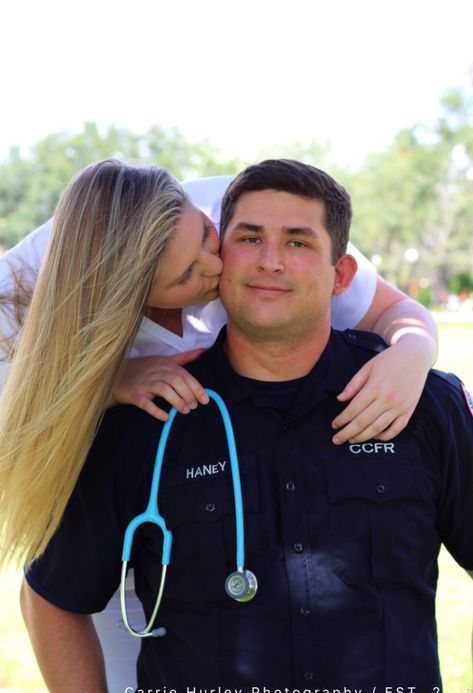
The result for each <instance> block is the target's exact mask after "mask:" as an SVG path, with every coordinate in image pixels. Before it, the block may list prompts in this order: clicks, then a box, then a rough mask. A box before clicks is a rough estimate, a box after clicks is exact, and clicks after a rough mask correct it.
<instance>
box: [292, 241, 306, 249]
mask: <svg viewBox="0 0 473 693" xmlns="http://www.w3.org/2000/svg"><path fill="white" fill-rule="evenodd" d="M289 245H291V246H292V247H293V248H305V247H306V245H305V243H304V242H303V241H290V242H289Z"/></svg>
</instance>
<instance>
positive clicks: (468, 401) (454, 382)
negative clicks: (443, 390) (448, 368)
mask: <svg viewBox="0 0 473 693" xmlns="http://www.w3.org/2000/svg"><path fill="white" fill-rule="evenodd" d="M430 373H431V374H432V375H434V376H436V377H437V378H440V380H442V381H444V382H446V383H448V385H449V386H450V387H451V388H452V390H453V392H454V393H459V395H460V398H461V400H462V401H463V404H464V406H466V408H467V410H468V411H469V413H470V415H471V416H472V417H473V396H472V395H471V393H470V392H469V391H468V390H467V388H466V386H465V384H464V383H463V382H462V381H461V380H460V378H459V377H458V376H457V375H455V374H454V373H444V371H438V370H436V369H435V368H433V369H432V370H431V371H430Z"/></svg>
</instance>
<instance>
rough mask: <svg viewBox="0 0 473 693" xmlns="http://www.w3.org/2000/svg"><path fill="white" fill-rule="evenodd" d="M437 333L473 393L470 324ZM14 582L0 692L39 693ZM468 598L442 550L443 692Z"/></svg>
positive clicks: (460, 659)
mask: <svg viewBox="0 0 473 693" xmlns="http://www.w3.org/2000/svg"><path fill="white" fill-rule="evenodd" d="M439 329H440V355H439V360H438V362H437V366H438V368H441V369H443V370H448V371H453V372H455V373H456V374H457V375H459V376H460V377H461V378H462V379H463V380H464V382H465V383H466V384H467V385H468V386H469V388H470V391H473V322H465V323H464V324H460V323H450V322H448V323H447V322H439ZM19 584H20V576H19V575H18V574H17V573H15V572H13V571H8V572H5V573H2V574H0V594H1V614H2V619H1V620H0V693H7V692H8V693H19V692H22V693H26V692H30V693H31V692H35V693H40V692H41V693H43V692H45V690H46V689H45V687H44V684H43V683H42V679H41V676H40V674H39V672H38V669H37V667H36V663H35V660H34V657H33V654H32V652H31V648H30V644H29V640H28V637H27V635H26V632H25V629H24V627H23V622H22V620H21V616H20V613H19V608H18V590H19ZM472 595H473V585H472V584H471V579H470V578H469V577H468V575H466V573H465V572H464V571H462V570H461V569H460V568H459V567H458V566H457V565H456V564H455V563H454V562H453V560H452V559H451V558H450V556H449V555H448V554H447V552H445V551H442V553H441V556H440V580H439V590H438V598H437V615H438V623H439V640H440V661H441V666H442V675H443V681H444V688H445V693H467V692H466V691H465V689H467V688H469V687H470V686H471V658H470V651H471V645H470V643H471V625H472V613H473V612H472V606H473V598H472ZM112 693H115V692H112Z"/></svg>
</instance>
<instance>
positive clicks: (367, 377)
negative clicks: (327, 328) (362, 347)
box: [332, 276, 438, 444]
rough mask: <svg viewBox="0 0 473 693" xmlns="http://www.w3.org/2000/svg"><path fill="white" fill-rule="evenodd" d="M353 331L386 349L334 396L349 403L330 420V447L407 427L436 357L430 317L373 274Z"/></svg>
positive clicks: (390, 435)
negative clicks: (377, 339)
mask: <svg viewBox="0 0 473 693" xmlns="http://www.w3.org/2000/svg"><path fill="white" fill-rule="evenodd" d="M357 329H361V330H367V331H370V332H376V334H379V335H380V336H381V337H383V339H384V340H385V341H386V342H387V343H388V344H390V345H391V346H390V348H389V349H386V350H385V351H383V352H381V353H380V354H378V355H377V356H376V357H374V358H373V359H372V360H371V361H369V362H368V363H366V364H365V365H364V366H363V368H362V369H361V370H360V371H359V372H358V373H356V375H355V376H354V377H353V378H352V379H351V380H350V382H349V383H347V386H346V387H345V389H344V390H343V392H341V393H340V395H339V396H338V399H339V400H340V401H341V402H347V401H349V400H351V401H350V404H349V405H348V406H347V407H346V409H344V411H343V412H342V413H341V414H340V415H339V416H337V417H336V418H335V419H334V421H333V422H332V425H333V428H334V429H337V433H336V434H335V436H334V437H333V442H334V443H336V444H341V443H344V442H346V441H347V440H349V441H350V442H357V443H358V442H363V441H365V440H369V439H370V438H374V437H376V438H378V439H380V440H390V439H391V438H393V437H394V436H396V435H397V434H398V433H399V432H400V431H401V430H402V429H403V428H404V427H405V426H406V425H407V423H408V421H409V419H410V417H411V415H412V413H413V411H414V409H415V407H416V405H417V402H418V401H419V398H420V395H421V393H422V389H423V387H424V384H425V380H426V377H427V373H428V371H429V369H430V368H431V367H432V366H433V364H434V362H435V359H436V357H437V346H438V336H437V328H436V325H435V322H434V320H433V318H432V316H431V315H430V313H429V312H428V311H427V309H426V308H424V307H423V306H421V305H420V303H417V302H416V301H413V300H411V299H409V298H407V296H406V295H405V294H403V293H402V292H401V291H399V290H398V289H396V288H395V287H393V286H392V285H390V284H388V283H387V282H386V281H384V280H383V279H382V278H381V277H379V276H378V278H377V284H376V292H375V296H374V299H373V302H372V304H371V307H370V309H369V311H368V312H367V313H366V315H365V316H364V318H363V319H362V320H361V322H360V323H359V324H358V325H357Z"/></svg>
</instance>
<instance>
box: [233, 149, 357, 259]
mask: <svg viewBox="0 0 473 693" xmlns="http://www.w3.org/2000/svg"><path fill="white" fill-rule="evenodd" d="M259 190H279V191H281V192H288V193H291V194H293V195H299V196H300V197H305V198H308V199H313V200H321V202H323V203H324V208H325V218H324V225H325V228H326V229H327V231H328V233H329V235H330V237H331V239H332V259H333V261H334V262H336V261H337V260H338V259H339V258H340V257H341V256H342V255H343V254H344V253H345V252H346V249H347V243H348V236H349V232H350V223H351V216H352V211H351V200H350V195H349V194H348V192H347V191H346V190H345V188H344V187H343V186H342V185H340V184H339V183H337V181H336V180H334V179H333V178H332V177H331V176H329V175H328V173H325V171H322V170H321V169H319V168H315V166H310V165H309V164H303V163H302V162H301V161H294V160H292V159H267V160H266V161H262V162H261V163H259V164H253V165H252V166H248V167H247V168H245V169H244V170H243V171H242V172H241V173H239V174H238V176H236V178H234V180H233V181H232V182H231V183H230V185H229V186H228V188H227V190H226V192H225V195H224V196H223V199H222V213H221V217H220V235H221V238H223V236H224V234H225V231H226V228H227V226H228V224H229V222H230V219H231V218H232V216H233V214H234V212H235V207H236V204H237V202H238V200H239V198H240V197H241V195H243V194H244V193H247V192H256V191H259Z"/></svg>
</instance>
